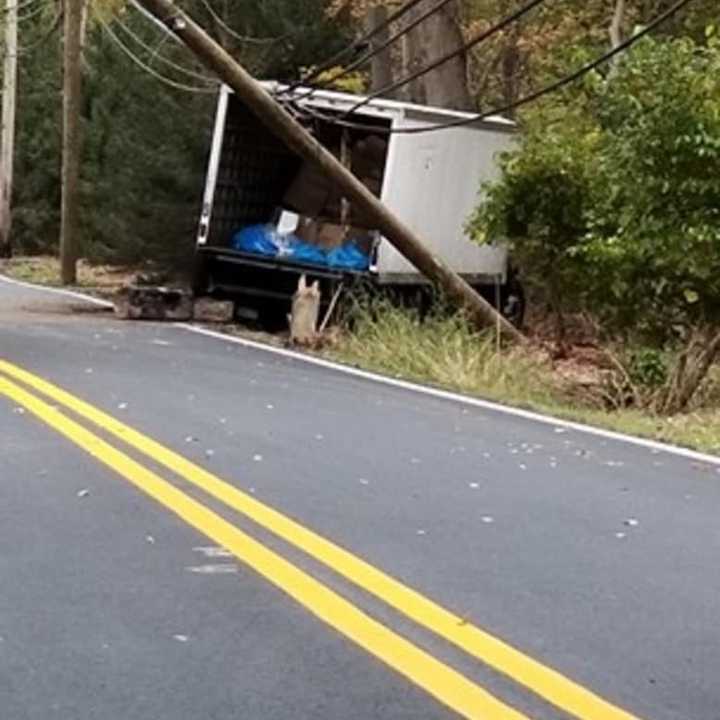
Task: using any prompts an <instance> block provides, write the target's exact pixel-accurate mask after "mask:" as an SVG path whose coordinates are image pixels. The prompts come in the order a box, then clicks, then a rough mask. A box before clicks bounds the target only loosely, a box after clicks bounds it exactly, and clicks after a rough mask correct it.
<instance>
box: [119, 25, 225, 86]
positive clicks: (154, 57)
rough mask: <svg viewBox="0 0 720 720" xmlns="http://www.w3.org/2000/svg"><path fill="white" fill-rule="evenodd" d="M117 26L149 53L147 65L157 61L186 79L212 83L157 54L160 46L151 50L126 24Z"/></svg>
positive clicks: (165, 37) (197, 73)
mask: <svg viewBox="0 0 720 720" xmlns="http://www.w3.org/2000/svg"><path fill="white" fill-rule="evenodd" d="M118 26H119V27H120V29H121V30H122V31H123V32H124V33H125V34H126V35H128V37H130V38H131V39H132V40H134V41H135V43H137V44H138V45H139V46H140V47H141V48H143V49H144V50H147V51H148V52H149V53H151V57H150V60H149V61H148V63H147V64H148V65H150V63H152V62H153V61H154V60H157V61H158V62H161V63H163V64H164V65H166V66H167V67H171V68H173V69H174V70H176V71H177V72H179V73H182V74H183V75H186V76H187V77H191V78H193V79H195V80H202V81H203V82H213V80H212V78H209V77H207V76H206V75H203V74H201V73H199V72H196V71H194V70H191V69H189V68H186V67H185V66H183V65H180V64H179V63H176V62H174V61H173V60H170V58H167V57H165V56H164V55H160V54H159V49H160V47H161V46H160V45H159V46H158V47H157V48H153V47H152V46H151V45H148V44H147V43H146V42H145V41H144V40H143V39H142V38H141V37H140V36H139V35H138V34H137V33H136V32H134V31H133V30H131V29H130V28H129V27H128V26H127V24H126V23H123V22H119V23H118ZM165 40H167V36H164V37H163V41H165Z"/></svg>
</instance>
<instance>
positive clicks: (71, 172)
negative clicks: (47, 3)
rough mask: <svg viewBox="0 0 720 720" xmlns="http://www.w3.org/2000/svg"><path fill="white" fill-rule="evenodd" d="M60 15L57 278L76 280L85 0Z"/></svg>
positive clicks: (71, 1) (69, 1)
mask: <svg viewBox="0 0 720 720" xmlns="http://www.w3.org/2000/svg"><path fill="white" fill-rule="evenodd" d="M64 6H65V9H64V16H63V38H64V40H63V137H62V207H61V217H60V279H61V281H62V283H63V285H74V284H75V282H76V281H77V256H78V224H79V223H78V220H79V215H80V208H79V204H80V192H79V191H80V186H79V183H80V154H81V151H82V139H81V117H80V110H81V107H82V44H83V26H84V17H83V15H84V12H85V0H65V2H64Z"/></svg>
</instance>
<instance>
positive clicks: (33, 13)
mask: <svg viewBox="0 0 720 720" xmlns="http://www.w3.org/2000/svg"><path fill="white" fill-rule="evenodd" d="M45 10H46V7H45V5H44V4H43V3H40V4H39V5H38V6H37V7H36V8H34V9H32V10H31V11H30V12H29V13H26V14H25V15H21V16H20V17H18V19H17V21H18V23H24V22H25V21H27V20H31V19H32V18H34V17H36V16H37V15H39V14H40V13H41V12H45Z"/></svg>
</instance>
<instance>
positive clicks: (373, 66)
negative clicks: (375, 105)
mask: <svg viewBox="0 0 720 720" xmlns="http://www.w3.org/2000/svg"><path fill="white" fill-rule="evenodd" d="M387 16H388V12H387V8H386V7H385V6H384V5H375V6H373V7H371V8H369V9H368V14H367V30H368V32H370V31H372V30H374V29H375V28H377V27H380V26H381V25H382V24H383V23H384V22H385V21H386V20H387ZM389 38H390V28H388V27H385V29H383V30H381V31H380V32H378V33H377V35H375V37H374V38H373V39H372V45H371V49H372V50H375V48H377V47H379V46H380V45H382V44H384V43H386V42H387V41H388V39H389ZM392 81H393V74H392V52H391V48H389V47H388V48H385V50H383V51H381V52H379V53H378V54H377V55H375V57H373V59H372V60H371V63H370V92H375V91H376V90H379V89H380V88H384V87H386V86H388V85H390V83H392Z"/></svg>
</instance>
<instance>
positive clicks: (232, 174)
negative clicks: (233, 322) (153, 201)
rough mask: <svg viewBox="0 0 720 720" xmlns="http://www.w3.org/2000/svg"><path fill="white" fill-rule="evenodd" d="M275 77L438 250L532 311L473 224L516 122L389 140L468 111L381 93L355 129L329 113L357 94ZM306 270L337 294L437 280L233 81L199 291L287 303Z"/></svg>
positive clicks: (202, 233)
mask: <svg viewBox="0 0 720 720" xmlns="http://www.w3.org/2000/svg"><path fill="white" fill-rule="evenodd" d="M264 85H265V88H266V89H267V90H268V91H269V92H271V93H274V94H277V95H278V96H279V97H280V98H282V100H283V102H285V103H286V104H287V105H288V107H291V108H292V110H293V112H294V113H295V114H296V116H297V117H298V119H299V120H300V121H301V122H302V123H303V124H304V125H305V126H306V127H307V128H308V129H309V130H310V131H311V132H312V133H313V134H314V136H315V137H316V138H317V139H318V140H319V141H320V142H322V143H323V144H324V145H325V146H326V147H327V148H328V149H329V150H331V151H332V152H333V153H335V154H336V155H337V156H338V157H339V158H340V159H341V160H342V161H343V163H344V164H345V165H346V166H347V167H349V168H350V169H351V170H352V171H353V173H354V174H355V175H356V176H357V177H358V178H359V179H361V180H362V181H363V182H364V183H365V184H366V186H367V187H369V188H370V189H371V190H372V191H373V192H374V193H375V194H376V195H377V196H378V197H379V198H380V199H381V200H382V202H383V203H384V204H385V205H386V206H387V207H388V209H389V210H390V211H391V212H393V213H395V214H396V215H397V216H398V217H399V218H400V219H401V220H402V221H403V222H405V223H406V224H407V225H408V226H409V227H410V228H412V229H413V230H414V231H415V232H416V233H417V234H418V236H419V237H420V238H422V240H423V241H424V242H425V244H426V245H427V246H428V247H429V248H430V249H431V250H432V251H434V252H435V253H437V254H438V255H440V256H441V257H442V258H443V259H444V260H445V261H446V262H447V263H448V264H449V265H450V267H451V268H452V269H453V270H455V271H456V272H458V273H459V274H460V275H462V277H463V278H465V279H466V280H467V281H468V282H469V283H470V284H471V285H473V286H474V287H476V288H477V289H478V290H480V291H481V292H483V294H484V295H486V296H487V297H489V299H491V300H495V301H496V302H498V304H499V305H500V307H501V309H502V310H503V312H504V313H505V314H506V315H507V316H509V317H510V318H511V319H512V320H514V321H518V320H520V319H521V317H522V313H523V310H524V307H523V306H524V301H523V298H522V291H521V288H520V287H519V284H518V283H517V281H516V280H515V279H514V277H513V275H512V273H511V271H510V268H509V264H508V253H507V250H506V248H505V247H503V246H502V245H501V244H498V245H485V246H479V245H478V244H476V243H474V242H472V241H471V240H470V239H468V237H467V236H466V234H465V231H464V226H465V223H466V221H467V219H468V217H469V215H470V213H471V212H472V210H473V208H474V207H475V205H476V204H477V202H478V190H479V188H480V184H481V182H482V181H484V180H489V179H492V178H493V177H495V176H496V173H497V171H498V167H497V163H496V155H497V153H498V152H500V151H502V150H504V149H506V148H507V147H508V146H509V145H510V143H511V142H512V140H513V133H514V131H515V125H514V123H512V122H511V121H509V120H507V119H505V118H502V117H493V118H489V119H487V120H484V121H483V122H479V123H473V124H471V125H466V126H460V127H455V128H452V129H443V130H437V131H434V132H429V133H418V134H401V133H398V134H388V133H386V132H382V131H380V132H378V131H377V130H376V128H382V129H387V130H398V129H403V128H418V127H428V128H430V127H432V126H433V125H435V124H438V123H443V122H446V121H448V120H451V121H452V120H455V119H462V118H464V117H471V116H469V115H467V114H465V113H460V112H455V111H452V110H444V109H439V108H432V107H425V106H419V105H413V104H410V103H405V102H397V101H393V100H381V99H376V100H372V101H371V102H369V103H367V104H366V105H364V106H363V107H362V108H360V109H358V110H357V111H356V112H354V113H353V114H352V115H351V116H350V117H349V119H350V120H351V121H352V122H353V123H354V124H357V125H359V126H363V128H358V127H353V128H350V129H348V128H344V127H342V126H339V125H338V124H336V123H333V122H331V121H330V120H329V118H332V117H333V116H335V117H338V116H342V115H343V114H344V113H346V112H347V111H348V110H350V109H351V108H352V107H353V105H355V104H356V103H357V102H358V100H359V98H358V96H357V95H349V94H345V93H340V92H333V91H325V90H315V91H313V92H312V93H310V92H309V90H308V89H307V88H302V87H299V88H287V87H285V86H282V85H279V84H277V83H264ZM349 244H351V245H352V250H353V253H351V257H350V261H349V262H348V257H347V253H346V252H345V249H347V248H348V247H349ZM357 250H359V251H360V253H358V252H357ZM303 273H304V274H306V275H307V276H308V278H309V279H310V280H314V279H318V280H320V281H321V284H323V285H324V286H326V287H327V288H328V289H329V290H332V288H333V287H335V286H337V285H338V284H339V283H341V282H343V283H348V281H358V280H361V281H365V282H370V283H373V284H376V285H381V286H391V287H393V288H396V289H400V290H403V291H406V292H409V291H413V290H417V289H418V288H422V287H424V286H427V281H426V279H425V278H424V277H423V276H422V275H421V274H420V273H419V272H418V270H417V269H416V268H415V267H414V266H413V265H412V264H411V263H410V262H408V261H407V260H406V259H405V258H404V257H403V256H402V255H401V254H400V253H399V252H398V251H397V250H396V249H395V248H394V247H393V245H391V244H390V242H388V241H387V240H386V239H385V238H383V237H382V236H381V235H380V233H379V232H377V231H376V230H375V229H374V228H373V227H372V223H371V222H368V221H367V220H366V219H365V218H363V217H361V216H359V215H358V214H356V213H355V212H354V210H353V208H352V206H351V205H349V204H348V203H347V201H346V200H345V199H344V198H342V197H340V196H339V195H338V193H337V192H336V189H335V187H334V186H333V184H332V182H331V181H330V180H328V179H327V178H325V177H324V176H323V175H322V174H321V173H320V172H319V171H317V170H315V169H314V168H313V167H311V166H309V165H308V164H306V163H303V161H302V160H301V159H300V158H299V157H297V156H296V155H295V154H294V153H293V152H292V151H291V150H289V149H288V148H287V147H286V146H285V145H284V144H283V143H282V142H281V141H280V140H278V139H277V138H276V137H275V136H274V135H273V134H272V133H271V132H270V131H269V130H268V129H267V128H266V127H265V126H264V125H263V124H262V122H260V121H259V120H258V119H257V118H256V117H255V116H254V115H253V114H252V112H251V111H250V110H249V109H248V108H247V107H245V106H244V105H243V103H242V102H241V101H240V99H239V98H237V97H236V96H235V94H234V93H233V92H232V91H231V90H230V89H229V88H228V87H223V88H222V89H221V91H220V94H219V99H218V105H217V112H216V118H215V129H214V133H213V141H212V147H211V152H210V158H209V167H208V172H207V180H206V186H205V193H204V199H203V206H202V213H201V218H200V225H199V230H198V235H197V252H196V273H195V291H196V292H197V293H199V294H205V293H211V294H216V295H222V296H226V297H233V298H235V299H240V298H243V299H244V300H245V301H246V302H247V304H252V298H255V303H256V306H260V307H261V308H262V307H263V306H265V307H267V306H268V305H272V303H274V302H276V304H277V302H279V303H287V301H288V299H289V298H290V296H291V295H292V293H293V292H294V291H295V288H296V287H297V282H298V277H299V275H300V274H303ZM325 295H326V296H327V295H328V293H325ZM258 298H259V299H260V302H259V303H258V301H257V299H258Z"/></svg>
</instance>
